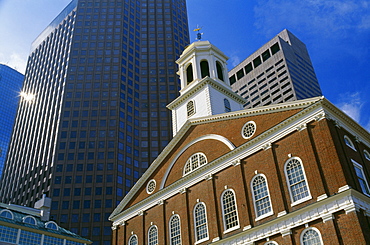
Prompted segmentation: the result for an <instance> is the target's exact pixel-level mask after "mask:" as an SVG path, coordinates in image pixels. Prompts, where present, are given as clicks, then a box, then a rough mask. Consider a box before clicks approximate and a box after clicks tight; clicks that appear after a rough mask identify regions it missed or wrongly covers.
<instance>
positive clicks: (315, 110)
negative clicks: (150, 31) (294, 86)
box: [110, 97, 370, 223]
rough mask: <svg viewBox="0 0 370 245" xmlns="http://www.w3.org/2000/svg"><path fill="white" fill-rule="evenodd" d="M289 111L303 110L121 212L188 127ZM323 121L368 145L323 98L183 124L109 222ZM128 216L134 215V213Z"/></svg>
mask: <svg viewBox="0 0 370 245" xmlns="http://www.w3.org/2000/svg"><path fill="white" fill-rule="evenodd" d="M293 109H303V110H301V111H299V112H297V113H296V114H294V115H293V116H291V117H289V118H287V119H286V120H284V121H283V122H281V123H279V124H278V125H275V126H274V127H273V128H271V129H269V130H267V131H265V132H263V133H262V134H260V135H258V136H256V137H255V138H253V139H252V140H249V141H247V142H246V143H245V144H243V145H241V146H239V147H238V148H236V149H234V150H233V151H231V152H229V153H227V154H225V155H223V156H221V157H220V158H218V159H216V160H214V161H213V162H210V163H208V164H207V165H205V166H203V167H202V168H200V169H198V170H197V171H194V172H192V173H191V174H189V175H187V176H185V177H183V178H181V179H179V180H178V181H176V182H175V183H173V184H171V185H170V186H168V187H166V188H164V189H162V190H160V191H158V192H156V193H154V194H152V195H151V196H149V197H148V198H146V199H144V200H142V201H141V202H139V203H137V204H135V205H134V206H132V207H130V208H128V209H126V210H125V211H123V212H122V209H123V208H124V207H125V205H127V203H128V201H129V200H131V198H133V196H134V195H135V194H136V193H137V191H138V190H139V189H140V188H141V187H142V186H143V185H144V184H145V182H146V180H147V179H148V178H149V176H150V175H152V174H153V173H154V171H155V170H156V169H157V167H158V166H159V164H160V163H161V162H162V161H163V160H164V158H165V157H166V156H167V155H168V154H169V152H170V151H172V150H173V149H174V147H175V146H176V145H177V143H178V142H179V141H180V140H181V139H182V138H183V137H184V135H185V134H186V133H187V131H188V130H189V128H190V127H191V126H193V125H199V124H203V123H206V122H217V121H223V120H231V119H237V118H242V117H246V116H256V115H262V114H268V113H276V112H282V111H287V110H293ZM324 118H326V119H332V120H338V121H340V122H341V123H342V124H343V127H345V129H346V130H347V131H349V132H350V133H353V134H354V135H359V139H360V140H361V141H362V142H363V143H365V144H367V146H369V145H370V143H369V140H367V139H370V134H369V133H368V132H367V131H366V130H365V129H363V128H362V127H361V126H360V125H358V124H357V123H356V122H355V121H354V120H353V119H351V118H349V117H348V116H347V115H346V114H345V113H343V112H342V111H340V110H339V109H338V108H336V107H335V106H334V105H333V104H332V103H330V102H329V101H328V100H327V99H325V98H324V97H316V98H311V99H306V100H301V101H295V102H287V103H282V104H277V105H270V106H264V107H260V108H257V109H248V110H241V111H237V112H230V113H224V114H220V115H214V116H208V117H204V118H197V119H192V120H190V121H187V122H186V123H185V124H184V125H183V126H182V127H181V129H180V130H179V132H178V133H177V134H176V135H175V137H174V138H173V139H172V140H171V141H170V143H169V144H168V145H167V146H166V147H165V149H164V150H163V151H162V153H161V154H160V155H159V156H158V158H157V159H156V160H155V161H154V162H153V163H152V164H151V166H150V167H149V168H148V170H147V171H146V172H145V173H144V175H143V176H142V177H141V178H140V179H139V180H138V182H137V183H136V185H135V186H134V187H133V188H132V189H131V191H130V192H129V193H128V194H127V195H126V196H125V198H124V199H123V200H122V201H121V203H120V204H119V205H118V206H117V208H116V209H115V210H114V212H113V213H112V215H111V216H110V220H113V221H114V223H116V222H117V220H118V221H122V220H127V219H128V218H129V217H132V215H130V213H131V212H132V211H133V210H136V209H140V208H141V209H145V208H146V207H147V208H149V207H150V206H153V205H155V204H150V203H156V202H158V201H159V200H165V199H167V198H169V197H170V196H172V195H175V194H177V193H178V190H179V189H183V188H188V187H189V186H191V185H193V184H195V183H197V182H199V181H202V180H203V179H204V176H210V175H213V174H214V173H217V172H218V171H220V170H222V169H224V168H226V167H229V166H230V165H231V163H232V162H235V161H238V160H239V159H243V158H245V157H247V156H248V155H251V154H252V153H254V152H257V151H259V150H263V149H266V147H267V146H270V145H271V144H272V143H274V142H276V141H277V140H279V139H281V138H283V137H285V136H286V135H288V134H290V133H292V132H294V131H295V130H298V129H302V128H304V127H303V125H305V124H307V123H309V122H312V121H319V120H322V119H324ZM303 130H304V129H303ZM229 163H230V164H229ZM192 178H193V179H192ZM191 179H192V180H191ZM132 213H135V211H134V212H132Z"/></svg>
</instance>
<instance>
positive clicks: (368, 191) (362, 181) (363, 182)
mask: <svg viewBox="0 0 370 245" xmlns="http://www.w3.org/2000/svg"><path fill="white" fill-rule="evenodd" d="M351 160H352V159H351ZM352 163H353V166H354V167H355V172H356V175H357V179H358V182H359V183H360V186H361V190H362V192H363V193H364V194H366V195H368V196H370V189H369V184H368V183H367V180H366V177H365V173H364V170H363V169H362V166H361V165H360V164H358V163H357V162H355V161H354V160H352Z"/></svg>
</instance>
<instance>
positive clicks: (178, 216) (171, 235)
mask: <svg viewBox="0 0 370 245" xmlns="http://www.w3.org/2000/svg"><path fill="white" fill-rule="evenodd" d="M175 217H176V218H178V220H179V230H180V235H179V236H180V243H179V244H174V243H172V239H173V238H174V236H173V234H172V225H171V222H172V220H173V219H174V218H175ZM168 228H169V234H170V245H181V244H182V240H181V219H180V215H178V214H174V215H172V216H171V218H170V221H169V222H168Z"/></svg>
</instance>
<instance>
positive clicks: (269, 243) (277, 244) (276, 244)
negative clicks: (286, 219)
mask: <svg viewBox="0 0 370 245" xmlns="http://www.w3.org/2000/svg"><path fill="white" fill-rule="evenodd" d="M263 245H279V243H277V242H274V241H268V242H266V243H265V244H263Z"/></svg>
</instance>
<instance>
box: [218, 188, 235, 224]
mask: <svg viewBox="0 0 370 245" xmlns="http://www.w3.org/2000/svg"><path fill="white" fill-rule="evenodd" d="M221 206H222V214H223V219H224V228H225V231H230V230H235V229H237V228H239V218H238V210H237V207H236V200H235V194H234V191H233V190H231V189H228V190H225V191H224V192H223V193H222V195H221Z"/></svg>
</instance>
